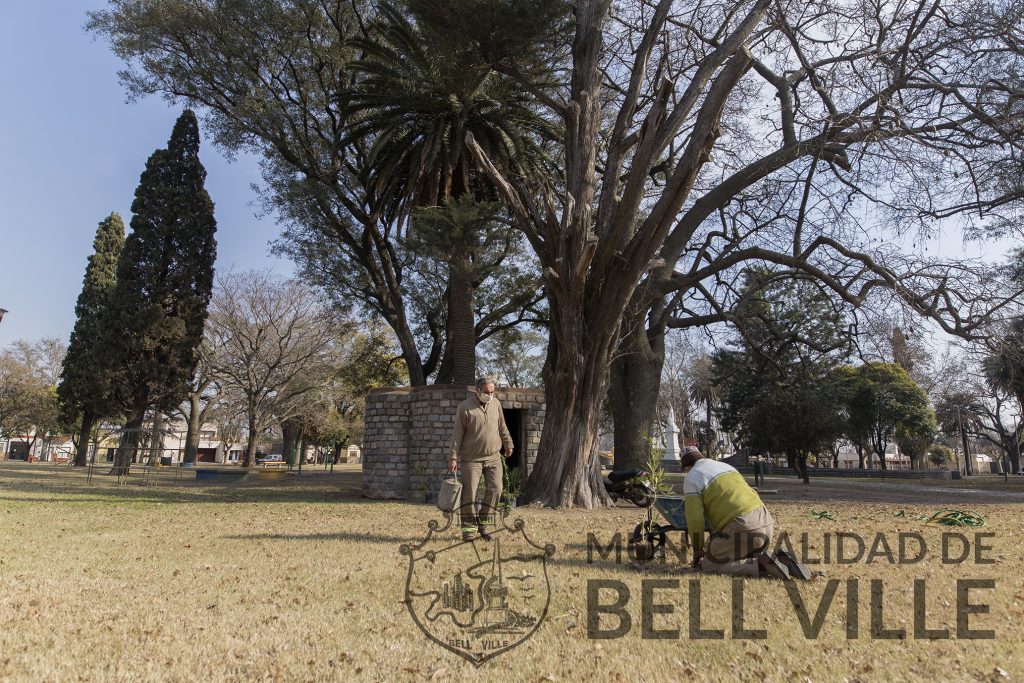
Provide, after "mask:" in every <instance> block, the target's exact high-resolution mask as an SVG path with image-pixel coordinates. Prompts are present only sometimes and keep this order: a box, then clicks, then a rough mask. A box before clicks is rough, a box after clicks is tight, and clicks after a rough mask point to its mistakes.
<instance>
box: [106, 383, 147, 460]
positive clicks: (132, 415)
mask: <svg viewBox="0 0 1024 683" xmlns="http://www.w3.org/2000/svg"><path fill="white" fill-rule="evenodd" d="M146 403H147V402H143V401H139V403H138V404H136V406H135V407H134V408H132V410H131V411H130V412H129V413H128V416H127V418H126V419H125V422H124V432H123V433H122V434H121V442H120V443H119V444H118V446H117V452H116V453H115V454H114V466H113V467H112V468H111V470H110V474H113V475H115V476H124V475H127V474H128V472H129V470H130V468H131V464H132V457H133V456H134V455H135V453H136V451H137V450H138V448H139V437H140V436H141V433H142V432H141V430H142V423H143V422H144V421H145V419H146Z"/></svg>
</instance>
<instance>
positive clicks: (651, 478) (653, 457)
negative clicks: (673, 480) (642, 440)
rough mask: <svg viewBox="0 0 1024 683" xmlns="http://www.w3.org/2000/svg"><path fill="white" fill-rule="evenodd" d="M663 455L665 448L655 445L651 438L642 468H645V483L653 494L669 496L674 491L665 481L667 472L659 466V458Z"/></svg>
mask: <svg viewBox="0 0 1024 683" xmlns="http://www.w3.org/2000/svg"><path fill="white" fill-rule="evenodd" d="M664 455H665V449H664V448H661V447H660V446H655V445H654V443H653V440H652V443H651V454H650V456H648V458H647V464H646V465H645V466H644V469H645V470H647V483H648V484H649V485H650V487H651V489H652V490H653V491H654V496H655V497H657V496H671V495H672V494H674V493H675V491H674V490H673V489H672V487H671V486H670V485H669V484H668V482H667V481H665V477H666V476H667V472H665V468H664V467H662V466H661V460H662V458H663V457H664Z"/></svg>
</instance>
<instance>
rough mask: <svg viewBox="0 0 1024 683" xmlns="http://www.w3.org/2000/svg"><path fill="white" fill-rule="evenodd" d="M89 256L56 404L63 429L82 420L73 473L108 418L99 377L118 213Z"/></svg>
mask: <svg viewBox="0 0 1024 683" xmlns="http://www.w3.org/2000/svg"><path fill="white" fill-rule="evenodd" d="M92 244H93V253H92V256H90V257H89V262H88V264H87V265H86V267H85V278H84V280H83V281H82V291H81V293H80V294H79V295H78V302H77V303H76V304H75V316H76V318H77V319H76V320H75V328H74V330H72V332H71V342H70V343H69V345H68V352H67V355H65V356H64V364H63V367H62V369H61V375H60V384H59V385H58V386H57V398H58V401H59V403H60V418H61V421H62V422H63V423H64V424H72V423H74V422H77V421H78V420H79V419H81V424H80V429H79V438H78V451H77V452H76V454H75V467H84V466H85V464H86V456H87V454H88V451H89V436H90V434H91V433H92V427H93V425H94V424H95V422H96V420H98V419H101V418H103V417H109V416H110V412H111V407H110V401H109V396H110V392H109V386H108V381H107V380H108V379H109V378H108V377H107V376H106V375H105V373H104V372H103V368H104V367H105V365H106V364H105V363H104V362H103V361H104V357H105V356H106V354H107V353H108V351H107V350H106V349H105V348H104V346H103V342H104V335H103V320H104V318H105V316H106V314H107V313H106V309H107V306H108V304H109V301H110V297H111V293H112V292H113V290H114V284H115V282H116V276H117V263H118V259H119V258H120V256H121V251H122V249H123V248H124V221H122V220H121V216H120V215H119V214H117V213H112V214H110V215H109V216H107V217H106V218H105V219H104V220H103V221H102V222H100V224H99V227H98V228H96V239H95V240H93V243H92Z"/></svg>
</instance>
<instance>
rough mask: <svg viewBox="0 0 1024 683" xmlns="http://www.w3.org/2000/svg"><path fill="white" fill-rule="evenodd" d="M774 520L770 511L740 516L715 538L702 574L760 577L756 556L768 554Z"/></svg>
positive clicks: (706, 557) (706, 553) (704, 559)
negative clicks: (766, 552) (763, 553)
mask: <svg viewBox="0 0 1024 683" xmlns="http://www.w3.org/2000/svg"><path fill="white" fill-rule="evenodd" d="M774 533H775V520H774V519H772V516H771V515H770V514H768V509H767V508H763V507H762V508H758V509H757V510H754V511H753V512H748V513H747V514H745V515H740V516H739V517H737V518H736V519H734V520H732V521H731V522H729V523H728V524H726V525H725V527H724V528H723V529H722V530H721V531H720V532H718V533H716V534H712V535H711V539H710V540H709V541H708V544H707V546H706V547H705V548H704V558H703V559H702V560H701V562H700V568H701V570H702V571H705V572H709V573H712V574H728V575H730V576H757V575H758V567H757V556H758V555H760V554H761V553H762V552H764V551H765V550H767V549H768V548H769V546H771V543H772V534H774Z"/></svg>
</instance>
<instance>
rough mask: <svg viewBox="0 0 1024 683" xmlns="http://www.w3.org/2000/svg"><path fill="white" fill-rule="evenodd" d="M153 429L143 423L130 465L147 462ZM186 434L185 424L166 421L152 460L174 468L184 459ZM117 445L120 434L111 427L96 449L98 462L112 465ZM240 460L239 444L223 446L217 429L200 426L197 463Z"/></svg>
mask: <svg viewBox="0 0 1024 683" xmlns="http://www.w3.org/2000/svg"><path fill="white" fill-rule="evenodd" d="M152 429H153V424H152V422H146V423H144V424H143V427H142V438H141V439H140V445H139V450H138V452H137V453H136V455H135V457H134V458H133V459H132V461H133V462H146V461H147V460H148V459H149V455H150V452H149V451H150V445H149V444H150V432H151V430H152ZM187 432H188V430H187V428H186V425H185V423H184V421H181V420H168V421H167V422H166V423H164V429H163V438H162V439H161V445H160V447H159V448H158V450H159V452H158V453H157V454H155V457H157V458H160V461H161V462H162V463H163V464H165V465H176V464H179V463H181V462H182V461H183V460H184V458H185V436H186V434H187ZM119 441H120V432H119V431H116V428H115V427H111V431H110V433H109V434H108V435H107V436H106V437H105V438H103V439H102V440H101V441H100V442H99V445H98V446H97V448H96V460H97V462H113V461H114V454H115V453H116V452H117V446H118V443H119ZM241 460H242V444H241V443H233V442H226V441H224V440H222V439H220V438H219V436H218V434H217V427H216V425H203V426H202V427H200V429H199V439H198V441H197V443H196V462H205V463H223V464H231V463H239V462H241Z"/></svg>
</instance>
